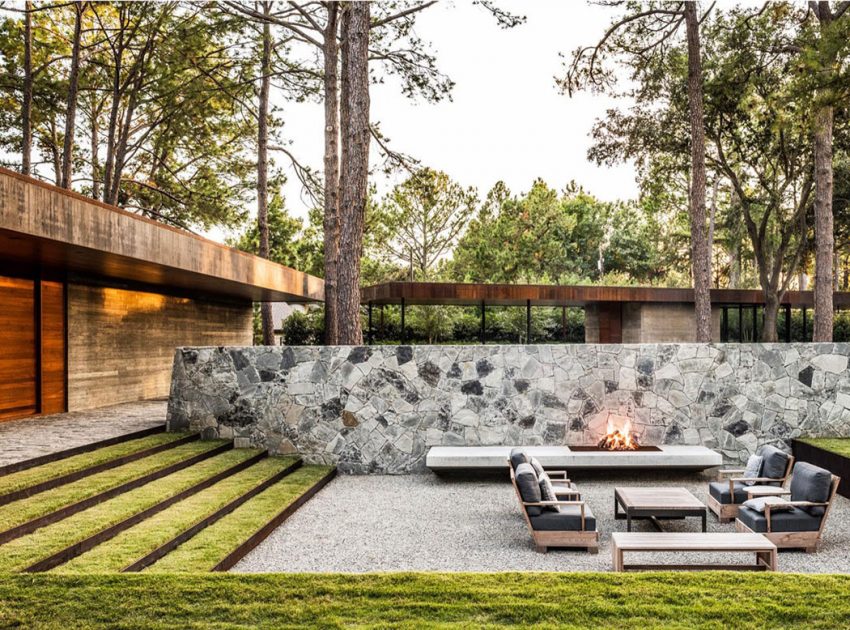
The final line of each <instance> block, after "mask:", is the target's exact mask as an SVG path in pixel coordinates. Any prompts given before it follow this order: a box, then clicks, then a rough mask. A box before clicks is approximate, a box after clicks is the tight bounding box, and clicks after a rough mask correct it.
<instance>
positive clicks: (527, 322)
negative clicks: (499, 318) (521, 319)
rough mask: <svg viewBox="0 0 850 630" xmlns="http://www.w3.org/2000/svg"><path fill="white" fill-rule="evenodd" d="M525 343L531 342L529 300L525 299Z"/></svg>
mask: <svg viewBox="0 0 850 630" xmlns="http://www.w3.org/2000/svg"><path fill="white" fill-rule="evenodd" d="M525 343H528V344H530V343H531V300H526V301H525Z"/></svg>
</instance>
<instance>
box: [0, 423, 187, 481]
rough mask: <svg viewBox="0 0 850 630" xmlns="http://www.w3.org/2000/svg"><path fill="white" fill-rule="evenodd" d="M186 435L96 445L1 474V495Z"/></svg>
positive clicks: (173, 434)
mask: <svg viewBox="0 0 850 630" xmlns="http://www.w3.org/2000/svg"><path fill="white" fill-rule="evenodd" d="M187 435H188V433H156V434H154V435H149V436H147V437H143V438H139V439H137V440H130V441H128V442H121V443H120V444H113V445H112V446H106V447H104V448H99V449H97V450H96V451H91V452H90V453H80V454H79V455H74V456H72V457H68V458H66V459H60V460H59V461H56V462H50V463H47V464H42V465H41V466H36V467H35V468H29V469H27V470H22V471H20V472H16V473H12V474H9V475H6V476H3V477H0V495H4V494H9V493H10V492H15V491H17V490H23V489H24V488H29V487H31V486H34V485H36V484H39V483H44V482H45V481H50V480H51V479H55V478H57V477H61V476H63V475H68V474H71V473H75V472H78V471H80V470H84V469H86V468H91V467H92V466H97V465H98V464H102V463H104V462H108V461H110V460H113V459H117V458H119V457H123V456H125V455H130V454H132V453H138V452H139V451H143V450H145V449H149V448H153V447H155V446H159V445H160V444H167V443H169V442H174V441H175V440H179V439H181V438H184V437H186V436H187Z"/></svg>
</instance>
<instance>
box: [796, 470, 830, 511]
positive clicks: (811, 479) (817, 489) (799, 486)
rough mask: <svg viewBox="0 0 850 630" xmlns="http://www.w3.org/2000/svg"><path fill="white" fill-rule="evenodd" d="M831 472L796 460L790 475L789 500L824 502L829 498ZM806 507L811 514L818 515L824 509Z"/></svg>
mask: <svg viewBox="0 0 850 630" xmlns="http://www.w3.org/2000/svg"><path fill="white" fill-rule="evenodd" d="M831 485H832V473H831V472H829V471H828V470H824V469H823V468H819V467H818V466H814V465H812V464H809V463H808V462H797V463H796V464H795V465H794V473H793V474H792V475H791V500H792V501H812V502H813V503H826V502H827V501H828V500H829V491H830V486H831ZM804 509H807V510H808V512H809V513H810V514H812V515H813V516H820V515H822V514H823V513H824V511H825V509H824V508H822V507H811V508H804Z"/></svg>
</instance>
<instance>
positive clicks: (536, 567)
mask: <svg viewBox="0 0 850 630" xmlns="http://www.w3.org/2000/svg"><path fill="white" fill-rule="evenodd" d="M709 480H710V477H708V476H707V475H700V474H690V475H687V474H686V475H675V474H674V475H670V474H666V475H663V476H661V475H658V476H651V475H647V474H646V473H637V474H634V475H631V476H627V475H621V476H618V477H617V476H600V475H598V474H596V475H592V476H590V475H586V476H584V477H582V476H581V475H577V478H576V481H577V483H578V485H579V489H580V490H581V491H582V493H583V495H584V498H585V500H586V501H587V502H588V504H589V505H590V506H591V509H592V510H593V513H594V515H595V516H596V518H597V527H598V529H599V531H600V532H601V537H600V549H599V553H598V554H596V555H594V554H589V553H586V552H585V551H583V550H559V549H555V550H550V551H549V553H546V554H541V553H537V552H535V551H534V547H533V545H532V541H531V537H530V536H529V533H528V530H527V529H526V525H525V522H524V521H523V519H522V516H521V513H520V511H519V509H520V508H519V505H518V503H517V500H516V496H515V494H514V491H513V488H512V487H511V485H510V483H509V482H508V481H507V480H497V479H480V478H478V479H470V480H464V479H463V478H459V477H455V476H452V477H447V478H441V477H438V476H436V475H432V474H426V475H410V476H346V475H341V476H339V477H337V478H336V479H335V480H334V481H332V482H331V483H330V484H329V485H328V486H326V487H325V488H324V489H323V490H322V491H321V492H319V493H318V494H317V495H316V496H315V497H313V499H312V500H310V502H308V503H307V504H306V505H305V506H303V507H302V508H301V509H300V510H299V511H298V512H296V513H295V514H294V515H293V516H292V517H290V519H289V520H288V521H287V522H285V523H284V524H283V525H282V526H281V527H280V528H278V529H277V530H276V531H275V532H273V533H272V534H271V536H269V537H268V538H267V539H266V540H265V541H264V542H263V543H262V544H260V545H259V546H258V547H257V548H256V549H255V550H254V551H252V552H251V553H250V554H249V555H248V556H246V557H245V558H244V559H243V560H242V561H241V562H239V564H237V565H236V567H234V569H233V570H234V571H237V572H244V573H262V572H346V573H361V572H369V571H610V570H611V536H610V533H611V532H612V531H625V530H626V523H625V521H616V520H614V486H615V485H618V486H627V485H642V486H659V485H661V486H663V485H668V486H684V487H686V488H688V489H689V490H691V492H693V493H694V494H695V495H696V496H697V497H698V498H700V499H701V500H702V501H706V499H707V493H708V486H707V483H708V481H709ZM665 527H666V528H667V529H669V530H671V531H699V529H700V520H699V519H698V518H688V519H686V520H683V521H668V522H667V523H665ZM708 528H709V531H725V532H731V531H734V524H724V525H721V524H719V523H718V521H717V519H716V518H715V517H714V515H713V514H709V517H708ZM633 531H655V530H654V528H653V526H652V524H651V523H649V522H645V521H643V522H641V521H637V522H635V523H634V524H633ZM848 543H850V501H848V500H847V499H844V498H842V497H837V499H836V505H834V506H833V510H832V512H831V514H830V516H829V521H828V522H827V525H826V532H825V534H824V539H823V541H822V544H821V547H820V551H819V552H818V553H815V554H806V553H803V552H798V551H782V552H780V554H779V570H780V571H786V572H812V573H847V572H850V545H848ZM681 561H682V558H681V557H678V558H677V557H675V556H674V555H673V554H640V555H639V556H637V555H631V556H627V558H626V562H641V563H650V562H681ZM687 561H689V562H695V563H696V562H699V563H708V562H725V563H747V564H749V563H751V562H753V561H754V556H753V555H751V554H726V555H723V554H690V555H689V556H688V558H687Z"/></svg>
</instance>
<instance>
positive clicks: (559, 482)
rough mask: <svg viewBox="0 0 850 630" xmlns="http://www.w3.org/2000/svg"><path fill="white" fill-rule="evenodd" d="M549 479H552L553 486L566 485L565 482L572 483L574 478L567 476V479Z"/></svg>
mask: <svg viewBox="0 0 850 630" xmlns="http://www.w3.org/2000/svg"><path fill="white" fill-rule="evenodd" d="M549 481H551V482H552V485H553V486H556V485H561V486H562V485H564V484H565V483H572V479H566V478H565V479H550V480H549Z"/></svg>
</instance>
